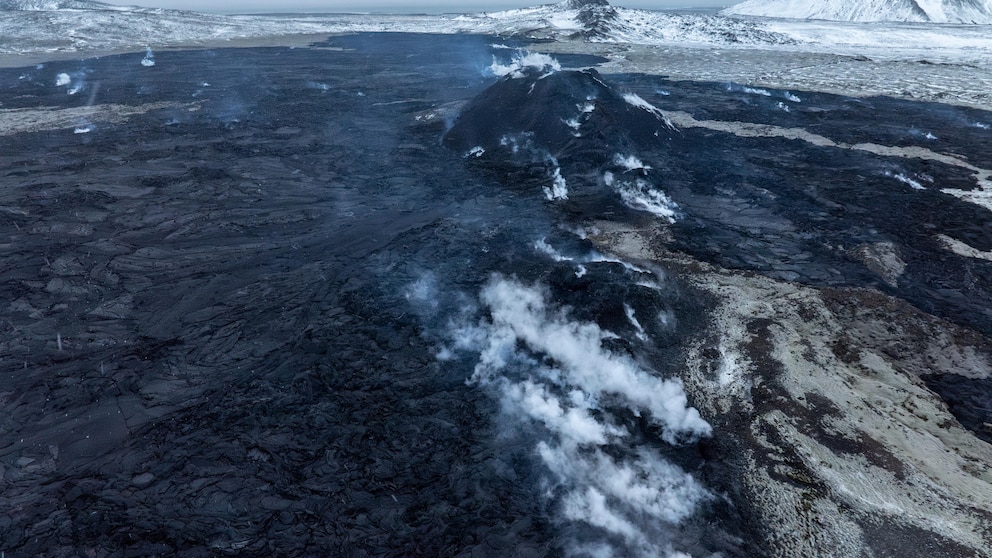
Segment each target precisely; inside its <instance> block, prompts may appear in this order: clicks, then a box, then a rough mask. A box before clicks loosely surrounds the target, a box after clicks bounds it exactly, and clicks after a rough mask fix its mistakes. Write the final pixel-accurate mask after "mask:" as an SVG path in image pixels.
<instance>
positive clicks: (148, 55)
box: [141, 47, 155, 68]
mask: <svg viewBox="0 0 992 558" xmlns="http://www.w3.org/2000/svg"><path fill="white" fill-rule="evenodd" d="M141 65H142V66H144V67H146V68H150V67H152V66H154V65H155V54H154V53H152V47H145V57H144V58H142V59H141Z"/></svg>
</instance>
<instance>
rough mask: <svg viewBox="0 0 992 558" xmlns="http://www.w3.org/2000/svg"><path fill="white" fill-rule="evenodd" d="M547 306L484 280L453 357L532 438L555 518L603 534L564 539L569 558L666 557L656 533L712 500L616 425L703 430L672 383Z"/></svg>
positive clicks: (686, 432)
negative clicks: (467, 360) (467, 355)
mask: <svg viewBox="0 0 992 558" xmlns="http://www.w3.org/2000/svg"><path fill="white" fill-rule="evenodd" d="M535 247H536V248H537V249H538V250H542V249H544V250H547V251H549V252H551V253H553V254H557V252H556V251H554V250H553V249H551V248H550V246H548V245H547V244H546V243H544V242H542V243H539V244H536V245H535ZM544 250H542V251H544ZM421 289H422V286H419V285H418V286H415V287H414V288H413V289H412V290H413V291H414V292H416V291H420V290H421ZM548 298H549V297H548V295H547V293H546V292H545V290H544V289H542V288H541V287H539V286H529V285H525V284H523V283H521V282H519V281H517V280H516V279H510V278H506V277H502V276H494V277H492V278H491V279H490V281H489V282H488V283H487V284H486V285H485V286H484V288H483V289H482V292H481V294H480V297H479V299H480V301H481V303H482V305H481V307H480V309H481V310H482V311H484V312H487V313H488V316H487V317H486V318H483V319H481V320H478V321H476V322H474V323H467V322H466V321H460V323H457V324H456V323H454V322H452V324H451V325H452V331H451V332H450V334H451V336H452V340H453V341H454V347H453V349H454V350H461V351H471V352H473V353H476V354H477V355H478V361H477V363H476V365H475V369H474V373H473V376H472V379H471V381H472V382H473V383H474V384H476V385H479V386H481V387H484V388H487V389H490V390H492V392H493V394H494V395H495V396H496V397H498V398H499V401H500V403H501V407H502V411H503V414H504V415H505V417H506V418H507V420H509V422H510V424H511V425H516V426H515V428H516V429H518V430H520V431H521V432H533V433H534V434H535V448H534V449H535V453H536V457H537V458H538V459H539V460H540V462H541V463H542V464H543V467H544V468H545V470H546V473H547V479H546V483H547V486H546V491H545V494H546V495H547V497H549V498H551V499H552V501H553V502H554V503H555V505H556V507H557V509H558V512H559V514H560V515H559V519H560V520H561V521H564V522H579V523H582V524H585V525H587V526H591V527H593V528H595V529H596V530H598V531H599V532H600V533H602V537H601V538H602V539H603V542H602V543H601V544H600V543H597V544H593V545H591V546H590V545H589V544H588V541H586V542H584V543H581V542H579V541H573V543H574V544H573V545H572V546H571V547H570V549H571V553H572V554H574V555H597V556H612V555H628V556H666V555H675V553H674V551H673V550H672V549H671V548H670V546H669V544H668V542H667V540H665V537H659V536H658V533H659V532H661V531H663V526H665V525H668V526H674V525H676V524H678V523H679V522H681V521H683V520H684V519H686V518H687V517H689V516H690V515H692V514H693V513H694V512H695V510H696V509H697V507H698V505H699V504H700V503H701V502H702V501H705V500H707V499H709V498H710V497H711V496H710V494H709V493H708V492H707V491H706V489H705V488H703V487H702V486H701V485H700V484H699V482H698V481H696V480H695V479H694V478H693V477H692V476H691V475H689V474H688V473H686V472H685V471H683V470H682V469H681V468H679V467H678V466H677V465H675V464H673V463H671V462H669V461H668V460H666V459H665V457H664V456H663V455H662V454H661V453H659V452H658V451H657V450H655V449H651V448H648V447H640V446H639V445H635V443H634V442H633V441H632V440H633V438H635V437H634V436H632V434H631V432H630V431H628V427H626V426H624V424H623V417H628V418H629V417H632V416H643V417H644V418H646V419H647V420H648V421H650V422H651V423H653V424H655V425H657V426H658V427H659V428H660V430H661V437H662V439H663V440H664V441H666V442H668V443H670V444H678V443H681V442H685V441H691V440H694V439H697V438H699V437H703V436H708V435H710V433H711V428H710V425H709V424H708V423H707V422H706V421H704V420H703V419H702V418H701V417H700V416H699V413H698V412H697V411H696V409H694V408H692V407H689V405H688V402H687V399H686V394H685V391H684V390H683V386H682V384H681V382H680V381H679V380H677V379H663V378H660V377H659V376H658V375H657V373H655V372H654V371H652V370H648V369H645V368H643V367H641V366H640V365H638V364H637V363H636V362H634V360H633V359H632V358H631V357H629V356H626V355H620V354H615V353H613V352H611V351H609V350H607V349H606V348H604V342H606V341H608V340H610V339H613V338H616V337H617V336H616V335H615V334H613V333H611V332H609V331H606V330H603V329H602V328H600V326H599V325H597V324H595V323H586V322H579V321H575V320H573V319H571V318H570V317H569V315H568V313H567V312H566V311H564V310H562V309H559V308H556V307H554V305H552V304H551V303H549V302H548ZM628 314H629V315H628V318H630V319H633V310H632V309H630V310H629V312H628ZM660 526H661V527H660Z"/></svg>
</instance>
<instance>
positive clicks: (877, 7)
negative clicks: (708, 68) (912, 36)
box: [721, 0, 992, 24]
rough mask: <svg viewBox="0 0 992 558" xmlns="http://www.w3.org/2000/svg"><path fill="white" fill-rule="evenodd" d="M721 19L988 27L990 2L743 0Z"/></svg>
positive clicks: (950, 0)
mask: <svg viewBox="0 0 992 558" xmlns="http://www.w3.org/2000/svg"><path fill="white" fill-rule="evenodd" d="M721 13H722V14H723V15H744V16H758V17H781V18H789V19H826V20H833V21H855V22H857V21H861V22H872V21H905V22H926V23H975V24H992V0H818V1H815V0H747V1H746V2H743V3H741V4H737V5H736V6H731V7H730V8H727V9H726V10H723V11H722V12H721Z"/></svg>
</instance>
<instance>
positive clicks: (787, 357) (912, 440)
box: [590, 224, 992, 556]
mask: <svg viewBox="0 0 992 558" xmlns="http://www.w3.org/2000/svg"><path fill="white" fill-rule="evenodd" d="M590 238H591V239H592V240H593V242H594V243H596V244H597V245H598V247H599V248H600V249H601V250H604V251H608V252H612V253H614V254H616V255H617V256H618V257H622V258H623V257H626V258H638V259H639V258H648V259H651V260H653V261H655V262H660V263H665V264H667V265H668V267H670V268H671V267H673V266H674V267H675V268H676V269H688V270H691V271H689V272H688V273H686V274H685V275H684V277H686V279H687V280H688V281H690V282H691V283H692V284H693V285H694V286H695V287H697V288H699V289H702V290H703V291H705V292H707V293H709V294H711V295H713V296H715V297H716V300H717V305H716V308H715V309H714V311H713V314H712V321H711V324H710V327H709V328H708V330H707V332H706V333H705V334H703V335H701V336H700V337H699V339H698V340H697V341H696V342H695V343H694V344H693V345H692V346H691V347H690V349H689V350H688V351H687V353H686V369H685V374H684V380H685V386H686V389H687V390H688V391H689V392H690V394H691V395H692V397H693V401H694V403H695V404H696V405H698V406H699V407H700V408H701V409H703V410H704V413H705V415H706V416H708V417H720V416H729V417H735V418H730V419H729V420H731V421H735V422H738V423H740V424H742V425H743V426H741V428H742V429H744V430H746V431H747V432H748V434H747V436H746V437H745V439H747V440H749V441H750V442H749V443H748V444H747V445H746V446H745V447H744V449H743V452H742V454H741V461H742V465H743V467H744V470H745V471H746V472H745V474H744V478H743V479H742V482H743V484H744V485H745V486H746V487H747V491H748V492H749V496H748V498H749V499H750V500H751V501H752V502H754V504H755V505H756V508H757V510H758V512H759V513H760V514H761V516H762V517H763V522H764V523H765V524H767V525H770V526H771V532H770V533H769V534H768V535H769V539H770V540H772V541H773V543H774V544H773V548H774V550H775V555H776V556H813V555H817V556H825V555H832V556H841V555H843V556H853V555H861V554H864V553H865V552H866V551H868V550H869V549H868V548H867V546H866V545H868V542H867V532H866V530H865V529H866V528H867V526H869V525H875V524H877V522H878V521H880V520H881V521H884V522H891V523H892V524H895V525H903V526H907V527H913V528H918V529H922V530H925V531H927V532H929V533H933V534H934V535H936V536H939V537H946V538H947V539H950V540H952V541H954V542H956V543H958V544H960V545H963V546H965V547H967V548H970V549H972V550H973V551H975V552H977V553H978V554H979V555H982V554H983V552H984V550H985V549H987V548H989V545H990V544H992V531H990V528H989V523H988V520H989V515H988V511H987V510H990V509H992V465H990V464H992V445H989V444H987V443H985V442H983V441H982V440H980V439H978V438H977V437H976V436H975V435H974V434H972V433H971V432H969V431H967V430H965V429H964V428H963V427H962V426H961V425H960V423H958V422H957V421H956V420H955V419H954V417H953V416H952V415H951V414H950V413H949V411H948V408H947V405H946V404H945V403H944V402H943V401H942V400H941V399H940V398H939V397H938V396H937V395H936V394H934V393H933V392H932V391H930V390H929V389H928V388H927V386H926V384H925V383H924V382H923V380H922V379H921V377H920V375H921V374H924V373H927V374H930V373H955V374H960V375H964V376H966V377H970V378H985V377H989V376H990V375H992V363H990V362H989V359H988V356H987V355H980V354H978V353H976V352H975V350H974V348H973V347H971V346H969V345H967V344H966V343H962V344H958V343H957V342H955V341H953V339H954V335H955V334H954V333H953V331H954V326H951V325H949V324H947V323H946V322H942V321H940V320H938V319H937V318H934V317H933V316H929V315H927V314H924V313H922V312H919V311H916V310H913V309H911V308H910V307H908V306H904V307H905V308H906V310H905V312H907V314H906V315H905V316H904V317H902V318H898V320H910V321H913V322H914V323H916V324H919V325H918V326H911V327H908V328H907V329H900V328H896V329H893V328H892V324H891V323H889V322H888V321H887V320H891V319H892V316H891V315H890V314H886V313H884V312H883V317H878V316H875V317H873V315H872V314H871V313H870V312H868V313H861V312H860V311H858V310H855V311H854V313H853V314H852V315H850V316H848V315H846V314H845V315H842V314H840V313H837V311H836V310H835V309H831V308H832V307H830V306H828V304H827V303H826V301H825V299H824V294H823V293H824V291H821V290H819V289H816V288H812V287H806V286H802V285H797V284H791V283H788V282H784V281H778V280H774V279H770V278H767V277H763V276H760V275H753V274H746V273H739V272H733V271H728V270H724V269H722V268H719V267H717V266H712V265H709V264H705V263H702V262H699V261H696V260H694V259H692V258H691V257H689V256H687V255H685V254H678V253H671V252H667V250H666V249H665V247H664V234H660V232H659V231H657V230H654V229H634V228H630V227H626V228H625V227H624V226H622V225H619V224H613V226H612V228H609V229H602V230H601V232H600V233H599V234H596V235H593V236H591V237H590ZM659 241H660V242H659ZM850 296H851V297H852V299H851V302H849V303H847V304H849V305H853V306H848V307H845V308H854V309H857V308H860V307H863V305H864V304H866V301H869V300H871V301H875V302H874V303H872V304H883V305H885V304H894V302H893V301H894V299H890V298H889V297H885V296H884V295H881V294H880V293H877V292H873V291H868V290H851V291H850ZM859 296H860V297H863V298H864V300H862V299H859V298H857V297H859ZM756 320H757V321H758V322H760V323H764V324H767V329H766V330H763V331H764V332H765V333H760V332H759V333H755V331H754V330H753V329H752V328H750V327H749V326H750V325H751V324H754V323H755V321H756ZM880 320H881V321H880ZM883 321H884V323H883ZM913 327H920V328H922V330H923V331H924V333H923V334H920V333H910V332H913V331H917V330H914V329H913ZM927 332H929V333H927ZM759 334H760V335H761V336H762V339H755V335H759ZM880 335H881V337H880ZM920 335H923V337H922V338H921V337H919V336H920ZM754 342H758V343H759V345H761V346H766V347H768V349H767V353H764V357H763V358H762V360H759V361H757V362H755V361H753V360H752V359H749V358H739V359H734V360H733V361H732V364H733V366H734V367H735V370H734V371H733V381H732V382H729V383H728V382H724V381H722V379H724V373H723V372H724V371H723V368H724V367H725V366H726V364H727V363H726V362H725V361H726V360H727V356H728V355H731V357H732V355H735V354H741V355H744V354H748V350H749V346H751V345H750V344H752V343H754ZM898 343H902V344H906V345H907V346H910V347H913V349H912V350H909V351H907V352H904V353H901V354H899V355H898V356H893V355H891V354H889V353H888V352H886V351H883V350H881V349H880V347H891V346H893V345H894V344H898ZM921 343H922V345H921ZM838 344H842V345H843V346H844V347H846V348H848V349H849V350H850V351H851V354H853V355H856V356H855V358H854V359H846V360H841V358H840V357H839V356H838V355H837V353H836V352H835V350H834V347H835V346H837V345H838ZM707 349H708V350H709V351H710V352H711V354H712V353H713V352H714V351H715V352H717V353H718V354H719V355H720V356H721V358H720V362H714V361H713V360H712V357H709V358H707V357H705V356H703V355H704V354H705V350H707ZM750 350H752V351H753V350H754V349H753V347H751V349H750ZM935 356H939V357H940V358H934V357H935ZM774 370H778V372H774V378H775V380H774V381H775V385H774V386H771V389H773V390H775V392H776V393H777V394H778V396H777V397H778V398H779V400H780V401H781V403H776V404H773V405H768V404H762V405H758V404H757V403H755V402H754V401H753V400H752V397H751V393H752V390H753V389H754V388H755V387H756V386H767V384H766V383H765V382H767V381H768V380H767V378H768V374H769V372H770V371H774ZM764 389H768V388H767V387H764ZM814 396H818V397H820V398H822V399H823V400H825V401H829V402H830V403H831V404H832V405H834V406H835V407H836V408H837V409H840V412H839V413H838V414H829V413H828V414H827V415H823V414H821V411H822V410H819V408H818V407H816V406H814V405H813V404H812V401H813V399H812V398H813V397H814ZM785 410H788V412H785ZM796 410H800V411H799V414H798V415H797V414H796ZM803 415H805V416H803ZM809 421H814V422H816V421H819V424H820V425H821V427H822V428H824V429H825V430H826V431H827V432H829V434H830V436H831V437H832V438H833V439H834V440H836V439H843V440H848V443H850V444H851V445H852V446H851V447H852V449H853V448H856V447H863V448H864V449H863V450H861V451H837V450H836V449H832V447H831V444H832V443H835V442H832V441H831V440H830V439H827V440H823V439H820V436H821V434H817V433H816V432H815V431H811V430H809V429H808V425H807V423H808V422H809ZM873 448H882V449H884V451H885V452H887V455H890V456H891V460H894V461H893V462H892V463H888V462H884V461H883V463H886V465H885V468H883V467H882V466H880V464H879V462H877V461H875V462H873V461H872V460H871V459H868V458H867V454H868V453H872V452H875V451H876V450H875V449H873ZM895 466H898V468H899V469H897V470H898V471H899V473H897V472H896V470H893V469H892V467H895ZM783 478H789V479H793V480H795V481H797V482H788V481H784V480H782V479H783ZM882 518H884V519H882Z"/></svg>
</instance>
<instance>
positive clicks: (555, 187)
mask: <svg viewBox="0 0 992 558" xmlns="http://www.w3.org/2000/svg"><path fill="white" fill-rule="evenodd" d="M555 163H556V164H555V167H554V171H553V172H552V174H551V186H550V187H548V186H545V187H544V195H545V197H547V198H548V200H549V201H554V200H567V199H568V184H567V183H566V182H565V178H564V177H563V176H562V175H561V167H559V166H558V165H557V161H556V162H555Z"/></svg>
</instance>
